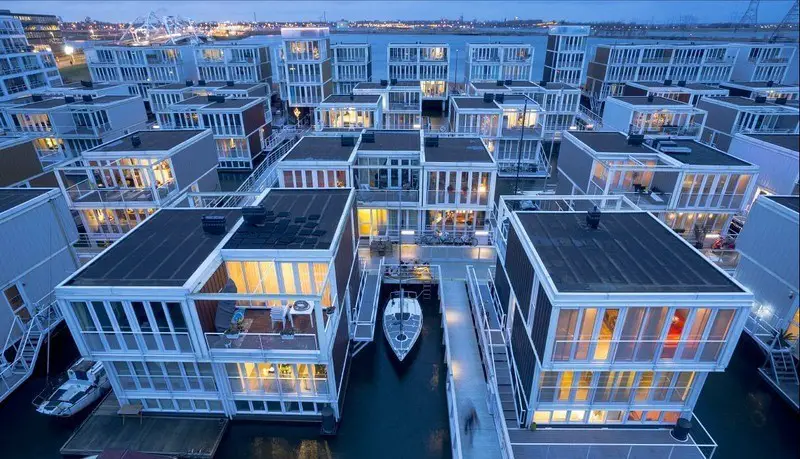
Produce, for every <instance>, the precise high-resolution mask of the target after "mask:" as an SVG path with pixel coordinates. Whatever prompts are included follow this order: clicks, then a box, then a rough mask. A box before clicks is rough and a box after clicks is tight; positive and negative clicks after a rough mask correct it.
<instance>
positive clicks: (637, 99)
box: [609, 96, 693, 108]
mask: <svg viewBox="0 0 800 459" xmlns="http://www.w3.org/2000/svg"><path fill="white" fill-rule="evenodd" d="M609 99H617V100H619V101H622V102H625V103H628V104H631V105H644V106H651V105H674V106H678V107H687V108H693V107H692V105H690V104H687V103H684V102H681V101H678V100H673V99H667V98H666V97H661V96H653V97H652V100H650V99H651V96H613V97H609Z"/></svg>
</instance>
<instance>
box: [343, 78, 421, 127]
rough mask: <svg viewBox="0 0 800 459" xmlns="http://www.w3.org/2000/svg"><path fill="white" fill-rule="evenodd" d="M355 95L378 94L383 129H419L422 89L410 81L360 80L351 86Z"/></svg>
mask: <svg viewBox="0 0 800 459" xmlns="http://www.w3.org/2000/svg"><path fill="white" fill-rule="evenodd" d="M353 94H355V95H378V96H380V98H381V101H380V105H381V108H380V111H381V113H382V114H383V123H382V126H383V128H384V129H420V128H421V127H422V98H423V97H422V89H421V88H420V86H419V84H417V83H415V82H410V81H401V82H395V84H389V80H381V81H380V82H379V83H370V82H362V83H358V84H356V85H355V87H354V88H353Z"/></svg>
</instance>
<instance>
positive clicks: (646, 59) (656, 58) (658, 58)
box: [642, 56, 670, 64]
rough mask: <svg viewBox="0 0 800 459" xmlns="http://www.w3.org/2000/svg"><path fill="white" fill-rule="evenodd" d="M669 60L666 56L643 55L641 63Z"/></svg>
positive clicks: (667, 62) (664, 62)
mask: <svg viewBox="0 0 800 459" xmlns="http://www.w3.org/2000/svg"><path fill="white" fill-rule="evenodd" d="M669 60H670V58H669V57H666V56H652V57H643V58H642V64H669Z"/></svg>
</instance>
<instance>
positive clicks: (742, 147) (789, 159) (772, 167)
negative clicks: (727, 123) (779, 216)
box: [728, 134, 800, 196]
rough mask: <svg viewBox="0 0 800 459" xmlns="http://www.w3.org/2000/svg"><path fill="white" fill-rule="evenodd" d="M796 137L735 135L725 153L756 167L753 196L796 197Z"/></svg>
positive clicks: (799, 177)
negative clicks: (755, 188)
mask: <svg viewBox="0 0 800 459" xmlns="http://www.w3.org/2000/svg"><path fill="white" fill-rule="evenodd" d="M797 149H798V135H797V134H773V135H769V134H764V135H759V134H736V135H735V136H733V141H732V142H731V146H730V147H729V148H728V153H729V154H730V155H731V156H735V157H737V158H739V159H742V160H744V161H747V162H749V163H752V164H756V165H758V167H759V172H758V182H757V183H758V188H757V190H756V196H758V195H761V194H776V195H783V196H785V195H792V194H795V195H796V194H798V181H800V175H799V174H800V172H798V171H800V162H798V153H797Z"/></svg>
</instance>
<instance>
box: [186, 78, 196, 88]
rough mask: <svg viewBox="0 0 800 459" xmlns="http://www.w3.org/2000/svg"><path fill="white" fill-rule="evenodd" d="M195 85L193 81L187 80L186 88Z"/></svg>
mask: <svg viewBox="0 0 800 459" xmlns="http://www.w3.org/2000/svg"><path fill="white" fill-rule="evenodd" d="M193 84H194V83H193V82H192V80H186V87H189V86H191V85H193Z"/></svg>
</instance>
